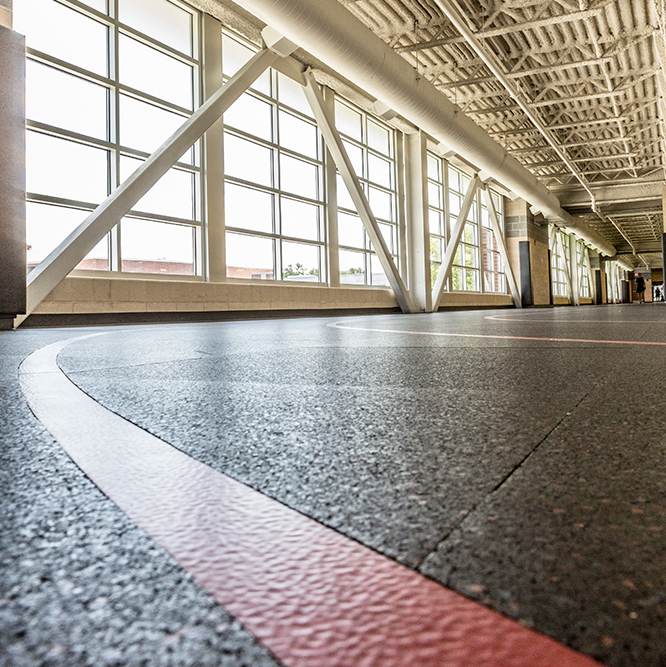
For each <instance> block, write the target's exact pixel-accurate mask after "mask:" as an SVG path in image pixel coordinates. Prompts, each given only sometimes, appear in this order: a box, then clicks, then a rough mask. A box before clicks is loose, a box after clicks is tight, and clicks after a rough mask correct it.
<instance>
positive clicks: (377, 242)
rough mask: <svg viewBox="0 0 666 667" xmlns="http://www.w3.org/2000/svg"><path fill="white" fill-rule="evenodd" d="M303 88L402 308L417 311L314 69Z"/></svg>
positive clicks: (307, 76) (409, 311)
mask: <svg viewBox="0 0 666 667" xmlns="http://www.w3.org/2000/svg"><path fill="white" fill-rule="evenodd" d="M303 91H304V92H305V97H306V98H307V100H308V102H309V104H310V106H311V107H312V112H313V113H314V116H315V119H316V120H317V125H318V126H319V129H320V130H321V133H322V135H323V136H324V141H325V142H326V146H327V148H328V150H329V152H330V153H331V156H332V157H333V161H334V162H335V164H336V166H337V168H338V170H339V172H340V175H341V176H342V180H343V181H344V183H345V185H346V186H347V190H349V195H350V196H351V199H352V201H353V202H354V206H356V211H357V213H358V214H359V216H360V218H361V221H362V222H363V226H364V227H365V231H366V232H367V233H368V236H369V237H370V242H371V243H372V247H373V248H374V249H375V252H376V253H377V257H378V258H379V261H380V263H381V265H382V268H383V269H384V273H385V274H386V277H387V279H388V281H389V284H390V285H391V288H392V289H393V292H394V293H395V296H396V299H397V300H398V304H399V305H400V309H401V310H402V312H403V313H414V312H416V310H415V309H414V306H413V304H412V301H411V299H410V298H409V294H408V293H407V288H406V287H405V284H404V283H403V281H402V278H401V277H400V273H399V272H398V269H397V267H396V265H395V262H394V261H393V259H392V257H391V253H390V252H389V249H388V247H387V245H386V241H384V237H383V236H382V232H381V230H380V229H379V225H378V224H377V220H376V219H375V216H374V214H373V213H372V210H371V209H370V204H369V203H368V200H367V198H366V196H365V193H364V192H363V188H362V186H361V183H360V181H359V180H358V178H357V176H356V173H355V172H354V167H353V166H352V163H351V160H350V159H349V155H348V154H347V150H346V149H345V147H344V144H343V143H342V139H341V138H340V135H339V134H338V131H337V130H336V129H335V121H334V120H333V117H332V115H331V112H330V111H329V109H328V107H327V106H326V103H325V102H324V97H323V95H322V93H321V90H320V89H319V84H318V83H317V82H316V81H315V79H314V77H313V76H312V72H306V73H305V86H304V87H303Z"/></svg>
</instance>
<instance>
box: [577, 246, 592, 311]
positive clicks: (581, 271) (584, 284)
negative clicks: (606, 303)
mask: <svg viewBox="0 0 666 667" xmlns="http://www.w3.org/2000/svg"><path fill="white" fill-rule="evenodd" d="M576 264H577V266H578V275H579V276H580V285H579V290H580V296H582V297H586V298H589V297H591V296H592V291H591V289H590V268H589V260H588V255H587V248H586V247H585V244H584V243H583V242H582V241H576Z"/></svg>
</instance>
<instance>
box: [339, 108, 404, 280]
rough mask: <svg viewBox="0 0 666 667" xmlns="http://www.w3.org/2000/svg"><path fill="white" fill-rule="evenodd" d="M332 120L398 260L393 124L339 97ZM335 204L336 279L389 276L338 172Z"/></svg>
mask: <svg viewBox="0 0 666 667" xmlns="http://www.w3.org/2000/svg"><path fill="white" fill-rule="evenodd" d="M335 124H336V127H337V130H338V132H340V134H341V136H342V141H343V143H344V145H345V148H346V150H347V153H348V154H349V158H350V160H351V163H352V165H353V167H354V171H355V173H356V175H357V177H358V179H359V181H360V182H361V186H362V187H363V191H364V192H365V195H366V197H367V199H368V201H369V204H370V208H371V209H372V212H373V214H374V216H375V218H376V219H377V223H378V224H379V228H380V230H381V233H382V236H383V238H384V241H385V242H386V245H387V246H388V249H389V252H390V253H391V255H392V256H393V260H394V262H395V263H396V264H397V263H398V216H397V185H396V180H397V179H396V163H395V141H396V137H395V130H393V129H392V128H391V127H389V126H388V125H385V124H383V123H382V122H381V121H379V120H378V119H376V118H373V117H371V116H369V115H368V114H366V113H365V112H364V111H362V110H360V109H358V108H357V107H355V106H353V105H351V104H350V103H348V102H346V101H343V100H342V99H340V98H336V100H335ZM337 204H338V243H339V246H340V251H339V252H340V255H339V257H340V283H341V284H343V285H344V284H352V285H388V279H387V278H386V275H385V273H384V270H383V269H382V266H381V264H380V262H379V259H378V257H377V255H376V254H375V252H374V249H373V248H372V244H371V243H370V239H369V238H368V235H367V233H366V231H365V228H364V227H363V223H362V222H361V218H360V217H359V216H358V213H357V211H356V208H355V207H354V204H353V202H352V200H351V197H350V195H349V192H348V191H347V188H346V186H345V184H344V182H343V181H342V177H341V176H340V175H339V174H338V182H337Z"/></svg>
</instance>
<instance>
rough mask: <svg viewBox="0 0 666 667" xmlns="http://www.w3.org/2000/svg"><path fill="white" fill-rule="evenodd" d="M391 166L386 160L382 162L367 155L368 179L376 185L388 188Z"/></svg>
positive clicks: (374, 156) (378, 158)
mask: <svg viewBox="0 0 666 667" xmlns="http://www.w3.org/2000/svg"><path fill="white" fill-rule="evenodd" d="M392 167H393V165H392V164H391V162H389V161H388V160H383V159H382V158H380V157H377V156H376V155H373V154H372V153H369V154H368V178H369V179H370V180H371V181H372V182H373V183H377V185H383V186H384V187H385V188H390V187H391V185H392V179H391V175H392V171H393V169H392Z"/></svg>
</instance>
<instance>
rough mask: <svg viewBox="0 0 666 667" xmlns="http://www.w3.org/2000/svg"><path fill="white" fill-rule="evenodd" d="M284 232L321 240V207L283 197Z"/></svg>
mask: <svg viewBox="0 0 666 667" xmlns="http://www.w3.org/2000/svg"><path fill="white" fill-rule="evenodd" d="M281 206H282V234H283V235H284V236H293V237H294V238H300V239H310V240H312V241H318V240H319V214H320V211H321V207H319V206H315V205H313V204H306V203H305V202H300V201H295V200H294V199H287V198H286V197H282V200H281Z"/></svg>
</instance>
